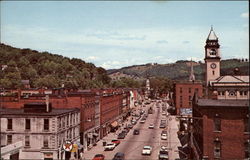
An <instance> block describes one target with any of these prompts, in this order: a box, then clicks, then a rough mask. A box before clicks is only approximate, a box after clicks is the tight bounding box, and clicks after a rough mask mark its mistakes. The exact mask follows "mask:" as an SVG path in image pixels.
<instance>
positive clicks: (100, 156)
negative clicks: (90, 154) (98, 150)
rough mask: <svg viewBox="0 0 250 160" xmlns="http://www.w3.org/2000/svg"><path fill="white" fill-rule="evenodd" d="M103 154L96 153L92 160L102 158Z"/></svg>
mask: <svg viewBox="0 0 250 160" xmlns="http://www.w3.org/2000/svg"><path fill="white" fill-rule="evenodd" d="M104 158H105V156H104V155H103V154H96V155H95V157H94V158H93V159H92V160H104Z"/></svg>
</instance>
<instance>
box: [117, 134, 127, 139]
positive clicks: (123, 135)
mask: <svg viewBox="0 0 250 160" xmlns="http://www.w3.org/2000/svg"><path fill="white" fill-rule="evenodd" d="M125 136H126V134H125V133H123V132H121V133H119V134H118V136H117V139H124V138H125Z"/></svg>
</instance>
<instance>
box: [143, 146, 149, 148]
mask: <svg viewBox="0 0 250 160" xmlns="http://www.w3.org/2000/svg"><path fill="white" fill-rule="evenodd" d="M143 148H151V146H144V147H143Z"/></svg>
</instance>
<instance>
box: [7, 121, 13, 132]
mask: <svg viewBox="0 0 250 160" xmlns="http://www.w3.org/2000/svg"><path fill="white" fill-rule="evenodd" d="M7 121H8V122H7V123H8V124H7V129H9V130H12V119H8V120H7Z"/></svg>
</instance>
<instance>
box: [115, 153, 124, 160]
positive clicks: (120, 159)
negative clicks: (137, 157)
mask: <svg viewBox="0 0 250 160" xmlns="http://www.w3.org/2000/svg"><path fill="white" fill-rule="evenodd" d="M124 159H125V154H124V153H122V152H117V153H116V154H115V156H114V158H113V159H112V160H124Z"/></svg>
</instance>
